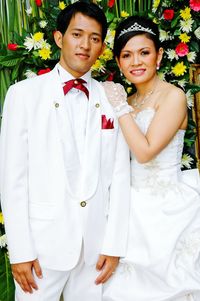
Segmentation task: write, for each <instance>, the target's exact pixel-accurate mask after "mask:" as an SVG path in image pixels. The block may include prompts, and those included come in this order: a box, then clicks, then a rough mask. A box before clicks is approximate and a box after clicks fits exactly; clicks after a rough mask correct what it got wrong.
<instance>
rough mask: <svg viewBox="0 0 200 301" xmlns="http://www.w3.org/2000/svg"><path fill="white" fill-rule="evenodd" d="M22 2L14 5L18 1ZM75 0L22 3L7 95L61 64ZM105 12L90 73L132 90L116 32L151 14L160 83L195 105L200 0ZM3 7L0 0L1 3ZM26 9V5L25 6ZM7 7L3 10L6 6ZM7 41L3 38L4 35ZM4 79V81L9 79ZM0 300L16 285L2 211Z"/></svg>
mask: <svg viewBox="0 0 200 301" xmlns="http://www.w3.org/2000/svg"><path fill="white" fill-rule="evenodd" d="M17 1H18V0H16V2H17ZM72 2H75V1H68V0H63V1H59V0H29V1H24V2H23V5H24V6H23V7H21V8H20V12H23V13H24V24H23V28H21V29H20V30H15V31H13V32H12V35H11V37H10V40H9V41H8V42H7V43H6V40H4V41H3V42H4V43H1V46H0V75H1V74H2V72H4V73H3V77H2V75H1V76H0V81H1V87H2V91H3V95H2V94H1V95H0V98H2V99H1V103H3V98H4V96H5V93H6V90H7V88H8V86H9V85H10V84H11V83H14V82H15V81H19V80H22V79H25V78H29V77H34V76H40V75H41V74H43V73H46V72H49V71H51V69H52V68H53V67H54V66H55V64H56V63H57V61H58V59H59V49H58V48H57V46H56V45H55V43H54V39H53V34H54V31H55V29H56V17H57V15H58V13H59V12H60V10H62V9H64V8H65V7H66V5H68V4H69V3H72ZM94 2H96V3H98V4H99V5H100V6H102V7H103V9H104V11H105V14H106V17H107V20H108V24H109V29H108V34H107V37H106V41H105V42H106V48H105V50H104V52H103V54H102V55H101V56H100V57H99V58H98V60H97V61H96V62H95V64H94V65H93V66H92V74H93V76H94V77H95V78H97V79H98V80H101V81H104V80H114V81H116V82H120V83H122V84H123V85H124V87H125V89H126V91H127V93H128V95H130V94H132V93H133V92H134V86H133V85H131V83H129V82H128V81H127V80H126V79H125V78H123V77H122V76H121V75H120V72H119V70H118V67H117V64H116V62H115V59H114V57H113V53H112V48H113V41H114V35H115V29H116V26H117V25H118V23H119V21H120V20H122V19H123V18H126V17H128V16H129V15H131V14H135V12H136V11H137V12H139V13H140V14H143V15H144V14H146V15H147V14H148V16H149V17H150V18H152V19H153V20H154V22H156V23H157V24H158V25H159V28H160V40H161V42H162V46H163V48H164V50H165V52H164V57H163V61H162V64H161V66H160V70H159V71H158V74H159V76H160V78H162V79H166V80H167V81H169V82H171V83H173V84H175V85H177V86H179V87H181V88H182V89H183V90H184V91H185V93H186V96H187V100H188V108H189V109H191V107H192V106H193V97H194V94H195V93H197V92H198V91H200V87H198V86H195V85H192V84H191V83H190V82H189V68H191V64H193V63H199V62H200V58H199V39H200V19H199V11H200V2H199V0H185V1H184V0H177V1H172V0H153V1H149V2H148V5H147V4H146V3H147V1H143V2H142V1H138V4H137V3H136V1H132V0H127V1H125V0H118V1H116V0H96V1H94ZM1 3H3V2H2V0H0V4H1ZM21 5H22V4H21ZM2 6H3V5H2ZM2 36H3V35H2ZM5 79H6V80H5ZM189 112H190V113H189V125H188V129H187V132H186V136H185V144H184V154H183V159H182V165H183V168H185V169H189V168H193V167H195V163H196V162H195V155H194V154H193V152H192V151H191V146H192V145H193V143H194V141H195V124H194V122H193V120H192V117H191V110H189ZM0 275H3V277H4V279H3V278H2V279H3V280H4V281H1V284H0V299H2V300H4V301H7V300H8V301H9V300H11V301H12V300H14V297H13V281H12V275H11V272H10V268H9V264H8V256H7V248H6V236H5V231H4V222H3V216H2V213H1V212H0Z"/></svg>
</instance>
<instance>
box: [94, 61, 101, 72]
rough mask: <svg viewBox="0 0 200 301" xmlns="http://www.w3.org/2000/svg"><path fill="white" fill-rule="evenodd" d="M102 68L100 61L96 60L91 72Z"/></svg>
mask: <svg viewBox="0 0 200 301" xmlns="http://www.w3.org/2000/svg"><path fill="white" fill-rule="evenodd" d="M101 68H102V64H101V61H100V60H96V62H95V63H94V64H93V66H92V70H100V69H101Z"/></svg>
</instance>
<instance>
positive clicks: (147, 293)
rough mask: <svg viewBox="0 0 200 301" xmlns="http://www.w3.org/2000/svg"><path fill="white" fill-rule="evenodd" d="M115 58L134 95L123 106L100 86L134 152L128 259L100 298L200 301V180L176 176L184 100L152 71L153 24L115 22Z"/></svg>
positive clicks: (156, 51) (109, 87)
mask: <svg viewBox="0 0 200 301" xmlns="http://www.w3.org/2000/svg"><path fill="white" fill-rule="evenodd" d="M114 55H115V57H116V60H117V63H118V66H119V68H120V70H121V72H122V73H123V74H124V76H125V77H126V78H127V79H128V80H129V81H130V82H132V83H133V84H134V85H135V87H136V90H137V91H136V93H135V94H134V95H132V96H131V97H130V99H129V100H128V102H129V105H128V103H127V102H126V94H125V92H124V91H123V90H122V87H121V86H120V89H121V91H118V94H116V93H113V92H112V91H113V89H115V91H116V88H115V87H114V86H113V85H114V83H111V82H106V83H104V86H105V89H106V92H107V95H108V98H109V100H110V102H111V104H112V106H113V107H114V110H115V112H116V114H117V116H118V118H119V123H120V126H121V129H122V132H123V134H124V136H125V139H126V141H127V143H128V145H129V147H130V150H131V158H132V160H131V171H132V202H131V210H130V223H129V240H128V251H127V255H126V257H125V258H123V259H121V263H120V264H119V267H118V268H117V270H116V271H115V273H114V275H113V277H112V278H111V279H110V281H109V282H108V283H107V284H105V289H104V298H103V300H104V301H167V300H170V301H189V300H190V301H199V300H200V195H199V189H200V187H198V185H199V182H198V181H199V175H198V174H195V172H197V170H192V171H190V172H182V171H181V157H182V150H183V142H184V134H185V130H186V127H187V103H186V96H185V94H184V92H183V91H182V90H181V89H179V88H177V87H175V86H174V85H172V84H170V83H167V82H165V81H162V80H160V79H159V77H158V76H157V74H156V70H157V69H159V65H160V63H161V59H162V55H163V49H162V48H161V47H160V44H159V31H158V28H157V25H156V24H154V23H153V22H152V21H151V20H148V19H146V18H143V17H135V16H132V17H129V18H127V19H126V20H124V21H123V22H122V23H120V25H119V27H118V28H117V31H116V36H115V43H114Z"/></svg>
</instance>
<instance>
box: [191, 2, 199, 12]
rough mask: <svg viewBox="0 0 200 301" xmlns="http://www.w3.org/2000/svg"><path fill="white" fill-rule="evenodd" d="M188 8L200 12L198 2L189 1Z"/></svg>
mask: <svg viewBox="0 0 200 301" xmlns="http://www.w3.org/2000/svg"><path fill="white" fill-rule="evenodd" d="M190 8H191V9H193V10H194V11H200V0H190Z"/></svg>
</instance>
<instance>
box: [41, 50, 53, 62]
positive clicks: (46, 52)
mask: <svg viewBox="0 0 200 301" xmlns="http://www.w3.org/2000/svg"><path fill="white" fill-rule="evenodd" d="M38 52H39V56H40V57H41V58H42V59H43V60H47V59H50V57H51V56H50V54H51V50H50V49H49V48H42V49H40V50H39V51H38Z"/></svg>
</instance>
